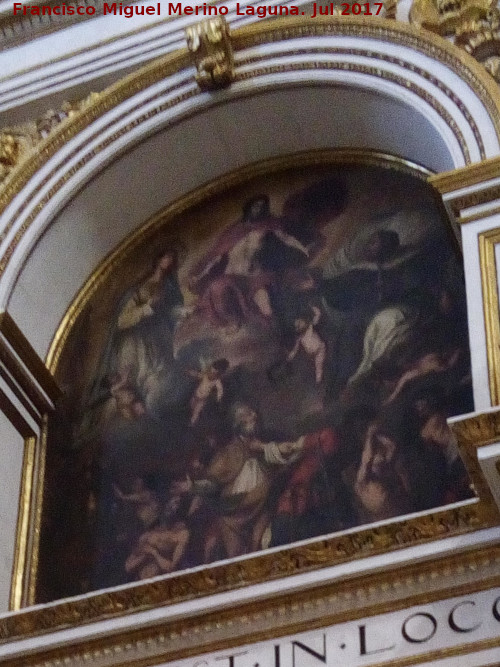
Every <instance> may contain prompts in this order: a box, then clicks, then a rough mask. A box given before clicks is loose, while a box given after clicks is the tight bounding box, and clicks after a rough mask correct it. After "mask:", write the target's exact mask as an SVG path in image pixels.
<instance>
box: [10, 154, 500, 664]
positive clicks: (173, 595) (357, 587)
mask: <svg viewBox="0 0 500 667" xmlns="http://www.w3.org/2000/svg"><path fill="white" fill-rule="evenodd" d="M347 160H349V161H350V162H351V163H363V164H378V165H381V164H383V165H384V166H385V167H387V168H396V169H399V170H403V171H406V172H412V173H414V174H417V175H418V176H419V177H420V178H422V179H427V177H428V172H427V171H426V170H423V169H422V168H419V167H418V166H417V165H413V164H411V163H408V162H407V161H404V160H401V159H399V158H396V157H393V156H391V157H388V156H383V155H381V154H378V153H374V152H371V153H367V152H365V151H348V150H339V151H334V152H333V151H315V152H308V153H305V154H298V155H291V156H287V157H286V158H278V159H272V160H267V161H265V162H262V163H259V164H256V165H251V166H249V167H245V168H243V169H240V170H238V171H237V172H234V173H232V174H230V175H228V176H225V177H223V178H221V179H218V180H217V181H215V182H212V183H209V184H208V185H206V186H205V187H203V188H200V189H199V190H197V191H196V192H193V193H191V194H189V195H188V196H187V197H184V198H183V199H181V200H179V201H178V202H176V203H174V204H173V205H171V206H170V207H168V209H166V210H165V211H163V212H161V213H160V214H158V215H156V216H154V217H153V218H152V219H150V220H149V221H148V222H147V223H146V224H145V226H144V227H142V228H141V229H139V230H138V231H136V232H134V233H133V234H131V235H130V236H129V237H128V238H127V239H125V241H124V242H123V243H122V244H121V245H120V247H119V248H118V249H116V250H115V251H114V252H113V253H111V254H110V255H109V256H108V257H107V258H106V260H105V261H104V262H103V263H102V264H101V265H100V266H99V267H98V269H97V270H96V271H95V272H94V274H93V275H92V276H91V277H90V278H89V280H88V281H87V283H86V284H85V285H84V287H83V288H82V290H81V292H80V294H79V295H78V296H77V298H76V299H75V301H74V303H73V304H72V306H71V307H70V309H69V310H68V312H67V313H66V315H65V317H64V318H63V321H62V322H61V325H60V327H59V329H58V331H57V333H56V336H55V338H54V341H53V344H52V346H51V349H50V352H49V356H48V360H47V364H48V368H49V370H50V371H51V372H52V373H53V372H54V371H55V369H56V368H57V365H58V362H59V359H60V355H61V351H62V348H63V347H64V345H65V342H66V340H67V336H68V333H69V331H70V329H71V327H72V326H73V325H74V323H75V322H76V319H77V317H78V315H79V313H80V312H81V311H82V309H83V308H84V306H85V304H86V303H87V302H88V300H89V299H90V298H91V296H92V295H93V294H94V292H95V291H96V290H97V289H98V287H99V285H100V284H101V283H102V282H103V281H104V280H105V278H106V277H107V276H108V275H109V274H110V272H112V271H113V270H114V268H115V267H116V265H117V264H118V263H119V262H121V261H122V260H123V258H124V257H125V256H126V255H128V254H130V253H133V252H134V249H135V247H136V246H137V245H138V244H139V243H142V242H144V241H145V240H146V239H147V238H148V236H150V235H151V234H153V233H154V232H155V231H156V230H157V229H158V228H159V227H160V226H161V225H164V224H166V222H168V220H170V219H172V218H173V217H174V216H176V215H178V214H179V213H180V212H182V211H184V210H186V209H187V208H189V207H191V206H193V205H195V204H196V203H199V202H201V201H202V200H203V199H205V198H207V197H209V196H212V195H215V194H217V193H220V192H222V191H223V190H225V189H227V188H229V187H231V186H234V185H237V184H239V183H243V182H244V181H246V180H248V179H250V178H252V177H254V176H257V175H259V174H263V173H269V172H272V171H278V170H284V169H286V168H289V167H291V166H298V165H299V164H300V165H302V166H304V165H311V166H313V165H323V164H335V163H339V162H344V163H345V162H346V161H347ZM468 422H471V420H468ZM471 423H472V422H471ZM473 423H474V424H476V426H475V427H472V426H469V427H468V430H467V429H465V430H464V428H462V430H461V427H460V425H455V426H454V428H455V430H456V431H457V434H458V436H459V440H460V449H461V452H462V455H463V457H464V461H465V464H466V466H467V468H468V470H469V472H470V474H471V478H472V481H473V483H474V485H475V487H476V490H477V493H478V496H479V498H480V500H478V501H466V502H465V503H463V504H461V505H459V506H455V507H453V508H449V509H441V510H438V511H436V512H433V513H429V514H426V515H425V516H420V517H418V518H410V519H406V520H400V521H397V522H394V523H388V524H386V525H384V526H378V527H376V528H367V529H361V530H359V531H356V532H354V533H352V534H344V535H340V536H337V537H332V538H320V539H318V540H316V541H314V542H312V543H310V544H307V545H299V546H295V547H289V548H286V549H283V550H282V551H279V552H276V553H272V554H269V553H267V554H266V553H264V554H261V555H255V556H252V557H249V558H247V559H245V560H242V561H239V562H233V563H229V564H224V565H215V566H210V567H207V568H204V569H203V570H201V571H197V572H186V573H181V574H179V575H176V576H173V577H165V578H163V579H160V580H157V581H155V582H153V583H140V584H137V585H135V586H133V587H129V588H127V589H124V590H120V591H113V592H104V593H97V594H93V595H90V596H88V597H86V598H85V599H81V600H77V601H76V600H75V601H63V602H60V603H58V604H56V605H55V606H51V608H50V610H49V609H39V610H36V609H35V610H27V611H25V612H23V613H21V614H19V615H15V616H11V617H7V618H5V619H2V620H0V641H2V640H3V641H5V640H10V639H13V638H15V637H22V636H24V635H25V634H29V635H33V634H37V633H40V632H47V631H51V630H55V629H62V628H64V627H67V626H69V625H71V624H73V623H74V622H75V621H77V622H79V623H86V622H91V621H95V620H99V619H103V618H112V617H115V616H120V615H124V614H130V613H132V612H135V611H144V610H148V609H151V608H153V607H157V606H163V605H169V604H173V603H176V602H182V601H186V600H190V599H193V598H197V597H199V596H204V595H210V594H214V593H218V592H222V591H228V590H233V589H235V588H238V587H241V586H248V585H251V584H256V583H259V582H263V581H269V580H273V579H274V580H276V579H281V578H283V577H286V576H289V575H292V574H298V573H301V572H307V571H311V570H314V569H318V568H322V567H326V566H331V565H335V564H340V563H343V562H347V561H350V560H352V559H358V558H363V557H366V556H370V555H376V554H379V553H382V552H388V551H392V550H396V549H399V548H402V547H404V546H410V545H417V544H420V543H423V542H426V541H429V540H433V539H439V538H443V537H448V536H452V535H457V534H461V533H463V532H464V531H468V530H476V529H481V528H486V527H489V526H491V525H494V524H495V523H497V522H498V519H499V516H498V512H497V509H496V505H495V503H494V501H493V499H492V497H491V494H490V491H489V489H488V487H487V484H486V483H485V481H484V479H483V478H482V476H481V474H480V470H479V465H478V462H477V457H476V453H475V449H476V447H477V446H479V444H482V443H484V441H485V440H488V441H490V440H491V439H493V438H494V437H496V435H497V434H500V415H498V416H496V417H489V421H485V420H484V419H482V418H477V420H476V421H474V422H473ZM477 425H479V426H477ZM474 428H475V429H476V431H473V430H471V429H474ZM471 433H473V435H472V436H471ZM45 447H46V434H45V433H44V434H43V436H42V438H41V441H40V446H39V452H38V457H37V460H38V466H39V473H38V483H37V485H36V487H35V488H25V490H24V495H23V500H22V503H23V506H26V507H27V506H29V497H30V496H32V497H33V502H34V503H36V505H35V516H34V517H33V524H32V528H31V535H32V545H33V554H32V557H31V561H30V563H27V562H26V563H25V573H24V579H23V581H21V577H20V576H18V577H17V578H16V582H15V587H14V588H13V596H12V599H13V601H16V602H18V601H20V600H23V601H24V602H28V604H29V603H31V602H33V600H34V597H33V596H34V592H35V580H36V570H37V559H38V547H37V544H38V538H39V533H40V523H41V511H42V495H43V494H42V491H43V483H42V480H43V462H44V458H45V456H44V453H45ZM22 547H23V543H22V542H21V541H18V545H17V548H18V549H22ZM484 553H485V554H486V556H485V560H484V562H485V563H486V562H487V563H491V562H493V560H494V561H495V562H497V561H498V563H500V551H499V550H498V549H496V550H495V551H494V552H491V553H490V551H485V552H484ZM493 554H494V555H493ZM474 558H476V556H475V555H474V556H471V554H467V555H463V556H456V557H454V559H456V562H457V567H462V571H463V568H464V567H465V568H467V567H468V566H467V565H466V563H468V562H469V561H470V560H471V559H474ZM492 559H493V560H492ZM495 559H496V560H495ZM438 562H439V563H441V564H442V566H443V567H444V568H445V570H446V571H448V570H447V568H449V566H450V562H454V561H453V559H452V561H450V559H449V558H446V559H441V560H439V561H437V562H434V563H431V564H429V563H427V564H420V565H418V566H410V567H406V568H403V569H402V571H401V572H399V573H398V575H401V576H403V575H402V572H407V571H408V572H412V573H413V572H416V571H418V572H420V575H419V576H418V580H419V581H422V579H421V577H422V576H424V575H423V573H424V572H434V571H435V570H436V567H438V568H439V567H440V565H437V563H438ZM459 563H461V565H458V564H459ZM430 576H431V579H433V580H434V579H435V576H434V575H430ZM27 579H29V581H28V582H27ZM410 580H411V581H412V582H416V581H417V577H416V576H414V575H413V574H412V575H411V578H410ZM397 581H398V579H397V576H396V577H395V575H394V573H389V574H388V573H384V574H364V575H362V576H358V577H357V578H356V579H355V580H353V582H344V584H336V585H335V587H329V588H328V591H329V592H328V595H329V599H330V602H331V603H332V604H333V602H335V601H337V602H335V604H334V606H333V607H332V612H331V613H332V614H333V615H330V616H328V615H326V609H325V610H324V611H325V613H324V614H323V613H322V615H321V618H320V619H317V620H316V621H315V622H314V623H316V627H319V626H321V625H325V624H327V623H328V622H340V620H341V619H342V620H347V619H348V618H350V616H349V613H351V614H352V613H353V612H352V610H351V612H349V613H347V612H346V615H344V616H339V611H338V610H339V607H338V600H339V599H340V598H339V597H338V594H337V591H339V590H343V587H344V586H345V587H346V591H347V592H346V595H345V600H349V599H352V596H353V591H362V593H357V592H356V593H355V595H360V596H361V597H360V600H362V601H364V600H365V598H366V596H368V598H369V599H372V600H373V604H374V605H375V606H374V607H373V609H372V608H371V607H370V609H372V611H366V609H363V613H364V614H367V613H381V612H382V609H388V607H384V606H383V605H381V604H378V605H377V595H374V596H373V595H372V593H373V592H374V591H376V590H377V586H378V585H379V584H378V582H382V583H381V584H380V585H381V586H382V587H386V590H387V587H389V588H390V587H392V586H394V587H395V588H397V587H398V586H400V585H401V584H397ZM399 581H401V579H400V580H399ZM407 581H409V580H408V579H407ZM495 581H496V580H495ZM498 582H499V583H500V566H499V572H498ZM455 583H456V581H455V582H453V584H455ZM453 584H451V587H453ZM332 586H333V585H332ZM339 586H340V588H339ZM481 586H482V584H481ZM481 586H479V587H481ZM21 589H22V590H21ZM334 589H335V592H334ZM320 590H322V591H323V590H324V589H320ZM464 590H465V589H464ZM467 590H468V589H467ZM447 594H450V591H449V590H445V588H444V587H442V586H440V587H439V591H437V590H436V591H434V592H433V593H432V596H437V597H435V598H434V597H432V596H431V597H432V599H437V598H438V597H446V595H447ZM311 595H312V594H311V591H308V592H307V595H306V597H304V604H306V600H310V599H311ZM415 595H416V596H417V597H415V600H417V601H418V600H421V599H422V598H421V597H418V595H417V593H415ZM368 598H367V599H368ZM298 599H302V598H297V597H296V595H291V596H288V597H287V598H285V603H284V602H283V601H281V602H280V603H279V604H280V605H281V607H282V605H283V604H285V605H286V604H288V602H286V600H290V602H289V604H290V606H292V605H295V606H296V605H297V600H298ZM378 602H380V600H378ZM266 604H268V603H251V605H250V606H249V609H252V610H254V609H262V610H266V611H265V612H264V611H262V613H266V614H268V615H269V614H271V616H270V617H273V613H274V612H273V613H271V611H270V609H271V607H272V605H271V607H266ZM273 604H274V603H273ZM391 604H392V603H391ZM401 604H402V606H405V605H407V604H409V602H408V598H407V596H405V597H404V602H401ZM262 605H264V606H262ZM276 605H278V601H276ZM322 605H323V603H321V602H318V603H317V608H322ZM281 607H279V608H280V609H281ZM245 609H246V607H245ZM252 613H253V612H252ZM255 613H257V612H255ZM276 613H277V614H278V616H282V615H283V614H282V612H281V611H278V612H276ZM283 613H284V612H283ZM356 613H357V612H356ZM241 614H243V611H242V610H241V609H240V608H239V607H238V608H237V609H232V610H231V611H228V612H227V618H228V619H230V622H231V623H234V622H235V621H234V619H237V618H239V615H241ZM243 615H244V614H243ZM208 618H213V620H211V621H209V620H208ZM223 618H225V616H221V614H220V613H217V614H213V615H212V616H210V614H209V615H208V616H207V618H204V620H203V621H200V620H199V619H198V618H196V619H193V623H198V630H194V629H193V632H195V633H197V636H198V637H199V638H200V640H201V635H200V632H202V629H203V632H207V633H208V635H207V638H208V641H209V644H210V650H215V649H213V647H212V643H213V642H215V635H214V630H215V629H216V628H220V627H222V626H221V625H220V624H221V623H222V620H223ZM256 618H261V612H259V615H258V616H257V617H256ZM231 619H232V620H231ZM331 619H338V620H331ZM282 620H284V621H285V620H286V615H285V618H283V619H282ZM183 623H184V622H183ZM311 623H312V620H311V621H310V622H309V625H307V626H306V625H301V624H300V623H299V622H297V621H294V622H293V624H288V625H286V624H285V625H284V626H283V627H281V626H280V628H281V629H278V630H276V634H273V636H277V635H278V634H284V633H285V632H292V631H293V632H297V631H299V630H300V629H306V627H314V625H311ZM188 625H190V624H188ZM169 627H171V628H172V630H171V631H169V632H170V634H168V633H167V632H166V630H165V629H163V630H162V633H161V637H162V639H161V642H160V643H163V642H165V641H167V640H168V638H170V641H173V640H176V639H179V638H181V639H183V638H184V637H185V634H186V632H187V630H186V628H187V626H186V625H185V623H184V625H182V627H183V630H182V631H179V630H178V629H176V628H177V625H176V624H175V622H174V623H172V624H169ZM179 627H181V626H179ZM193 628H194V626H193ZM207 628H211V630H212V632H208V630H207ZM154 632H156V631H154ZM274 632H275V631H274V630H273V633H274ZM127 636H128V637H129V635H127ZM266 636H270V635H266V634H265V633H264V634H262V632H261V631H259V632H255V634H252V635H251V637H250V638H249V637H248V636H247V635H245V641H257V640H259V639H260V638H262V637H264V638H265V637H266ZM109 641H111V640H108V642H109ZM127 641H129V639H127ZM210 642H211V643H210ZM221 642H222V643H220V644H216V647H217V648H223V647H225V646H228V645H230V640H227V639H226V640H224V641H222V640H221ZM228 642H229V643H228ZM241 643H243V640H242V641H241ZM174 644H175V641H174ZM169 646H170V644H169ZM197 646H198V644H197ZM199 647H201V643H200V644H199ZM90 649H91V644H89V643H87V644H86V646H85V651H88V650H90ZM163 650H164V651H165V650H167V651H168V653H169V655H168V657H169V659H175V658H177V657H181V656H182V657H186V656H187V655H189V654H190V653H189V652H186V651H184V650H181V649H179V652H177V653H174V654H173V655H174V657H172V658H170V651H172V650H173V649H171V648H168V649H166V648H165V647H163ZM193 650H194V649H193ZM200 650H201V649H200ZM207 650H208V649H207ZM54 655H55V654H54ZM58 655H59V654H58ZM165 655H166V654H165ZM49 659H51V658H49V657H47V658H46V660H49ZM164 659H166V658H164ZM24 660H26V658H24ZM12 664H13V665H14V664H17V663H15V662H14V663H12ZM19 664H22V665H28V664H33V665H35V664H38V663H37V662H36V661H34V662H33V663H28V662H21V663H19ZM49 664H50V663H49ZM137 664H152V663H140V662H139V663H137Z"/></svg>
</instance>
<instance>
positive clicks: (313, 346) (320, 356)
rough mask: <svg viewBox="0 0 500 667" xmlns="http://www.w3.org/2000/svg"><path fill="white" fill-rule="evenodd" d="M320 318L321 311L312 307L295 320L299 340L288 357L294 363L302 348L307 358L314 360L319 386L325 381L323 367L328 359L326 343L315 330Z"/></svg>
mask: <svg viewBox="0 0 500 667" xmlns="http://www.w3.org/2000/svg"><path fill="white" fill-rule="evenodd" d="M320 318H321V311H320V309H319V308H318V307H317V306H311V307H310V308H309V309H308V311H307V312H306V313H304V314H303V315H301V316H300V317H297V318H296V319H295V321H294V328H295V332H296V333H297V339H296V341H295V345H294V346H293V349H292V350H291V352H289V353H288V357H287V358H288V361H292V359H294V358H295V357H296V356H297V353H298V351H299V349H300V347H302V349H303V350H304V352H305V353H306V354H307V356H308V357H312V358H313V360H314V374H315V378H316V384H319V383H320V382H321V380H322V379H323V367H324V364H325V359H326V343H325V341H324V340H322V338H321V337H320V335H319V334H318V332H317V331H316V329H315V326H316V325H317V324H318V322H319V320H320Z"/></svg>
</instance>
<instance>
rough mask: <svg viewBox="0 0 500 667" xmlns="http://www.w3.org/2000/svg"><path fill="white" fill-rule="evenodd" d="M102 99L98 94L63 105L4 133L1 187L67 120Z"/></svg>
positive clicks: (0, 153)
mask: <svg viewBox="0 0 500 667" xmlns="http://www.w3.org/2000/svg"><path fill="white" fill-rule="evenodd" d="M98 97H99V94H98V93H90V95H88V96H87V97H86V98H84V99H83V100H78V101H70V102H63V104H62V105H61V109H59V110H54V109H49V110H48V111H46V112H45V113H44V114H43V115H42V116H40V117H39V118H37V119H36V120H34V121H28V122H26V123H22V124H20V125H15V126H12V127H5V128H3V129H2V130H0V185H1V184H2V183H3V182H4V181H5V179H6V178H7V176H8V175H9V174H10V172H11V171H12V170H13V169H14V167H17V166H18V165H19V164H21V162H24V160H25V159H26V158H27V157H28V156H29V155H31V154H32V151H33V149H34V148H35V147H36V146H38V144H39V143H40V142H41V141H43V140H44V139H46V138H47V137H48V136H49V135H50V134H51V133H52V132H53V131H54V130H55V129H56V128H57V127H58V126H59V125H60V123H62V121H63V120H65V119H66V118H71V117H72V116H74V115H75V114H77V113H78V112H79V111H81V110H82V109H84V108H85V107H86V106H88V105H89V104H91V103H92V102H94V101H95V100H96V99H97V98H98Z"/></svg>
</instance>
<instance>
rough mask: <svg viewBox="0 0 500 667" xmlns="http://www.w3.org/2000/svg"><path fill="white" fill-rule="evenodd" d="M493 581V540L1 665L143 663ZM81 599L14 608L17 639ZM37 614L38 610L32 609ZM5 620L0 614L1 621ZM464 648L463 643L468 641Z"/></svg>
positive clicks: (131, 666)
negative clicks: (469, 549)
mask: <svg viewBox="0 0 500 667" xmlns="http://www.w3.org/2000/svg"><path fill="white" fill-rule="evenodd" d="M498 585H500V547H499V546H493V547H488V548H486V549H481V550H478V551H475V552H474V551H473V552H468V553H466V554H462V555H458V554H455V555H452V556H450V555H448V556H447V557H444V558H441V559H439V560H437V561H434V562H426V563H418V564H413V565H407V566H404V567H400V568H399V569H398V570H397V571H396V572H387V571H384V572H380V573H378V574H372V575H364V576H361V577H356V578H353V579H350V580H343V581H337V582H333V583H330V584H326V585H323V586H319V587H316V588H310V589H307V590H304V591H300V592H294V593H288V594H286V595H283V596H280V597H274V598H272V599H270V598H268V599H264V600H259V601H254V602H250V603H245V604H237V605H234V606H232V607H231V608H229V609H222V610H218V611H213V612H209V613H200V614H199V615H197V616H191V617H189V618H183V619H180V620H175V621H170V622H169V621H167V622H165V621H163V622H160V623H157V624H156V625H155V626H149V627H146V628H141V629H138V630H130V629H129V630H126V631H121V632H119V633H116V634H113V635H110V636H107V637H102V636H101V637H96V638H93V639H86V640H85V641H81V642H73V643H72V644H71V645H70V646H64V647H58V648H51V649H43V648H42V649H39V650H37V651H35V652H34V653H33V651H32V652H31V654H29V655H28V654H27V655H23V656H19V657H9V658H7V659H1V658H0V664H6V665H7V664H8V666H9V667H55V666H56V665H63V664H64V665H73V664H74V665H80V664H82V662H83V664H93V662H92V661H96V662H97V661H98V660H100V659H102V658H106V659H107V664H116V660H119V661H120V663H119V664H120V665H121V667H124V666H125V665H127V667H147V666H151V665H156V664H158V663H160V662H164V661H175V660H180V659H184V658H187V657H189V656H194V655H199V654H200V653H203V652H212V651H218V650H223V649H227V648H229V647H231V648H232V647H235V646H239V645H243V644H248V643H255V642H258V641H264V640H267V639H273V638H277V637H282V636H285V635H289V634H295V633H298V632H303V631H305V630H312V629H317V628H321V627H327V626H331V625H335V624H338V623H343V622H346V621H349V620H353V619H356V618H362V617H370V616H374V615H376V614H383V613H386V612H389V611H396V610H400V609H404V608H407V607H410V606H413V605H418V604H429V603H431V602H434V601H436V600H442V599H447V598H451V597H454V596H459V595H466V594H470V593H473V592H478V591H482V590H487V589H489V588H493V587H496V586H498ZM149 586H150V587H152V586H154V584H150V585H149ZM107 595H108V596H110V595H113V594H111V593H109V594H107ZM81 602H83V601H82V600H79V601H78V602H73V603H70V602H66V603H62V604H61V605H58V606H57V607H49V608H46V609H38V610H32V611H31V612H25V613H24V614H21V615H16V617H14V618H15V620H16V621H17V624H18V627H19V628H21V635H20V638H21V637H22V636H33V635H35V634H38V633H40V632H43V631H47V630H49V629H54V628H53V627H52V628H50V625H54V621H56V623H57V620H59V629H60V628H61V618H64V619H65V620H66V621H67V626H68V627H69V626H70V625H72V624H73V625H74V624H80V623H82V621H83V622H84V619H82V618H81V616H80V615H79V613H78V605H79V604H80V603H81ZM71 604H72V605H73V608H72V610H71V613H69V614H68V613H67V611H66V610H65V609H63V607H64V605H71ZM35 613H36V614H37V615H36V616H34V615H33V614H35ZM30 614H31V616H30ZM5 620H6V619H2V621H1V623H2V625H3V624H4V623H5ZM9 620H10V619H9ZM62 627H65V626H64V625H63V626H62ZM2 630H3V628H2ZM3 634H4V633H3V632H2V635H3ZM487 641H490V642H491V641H492V640H487ZM493 642H494V643H493V645H498V644H500V637H499V638H497V639H495V640H493ZM481 645H484V642H478V643H476V644H475V646H476V647H478V646H481ZM469 646H470V645H469ZM451 650H452V651H455V650H456V649H455V648H453V649H451ZM464 650H467V649H466V647H464ZM398 664H399V663H398ZM408 664H411V663H408Z"/></svg>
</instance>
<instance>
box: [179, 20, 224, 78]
mask: <svg viewBox="0 0 500 667" xmlns="http://www.w3.org/2000/svg"><path fill="white" fill-rule="evenodd" d="M186 40H187V46H188V50H189V52H190V54H191V56H192V59H193V62H194V64H195V66H196V77H195V78H196V83H197V84H198V85H199V86H200V88H201V89H202V90H217V89H218V88H224V87H225V86H228V85H229V84H230V83H231V81H232V80H233V78H234V56H233V45H232V43H231V36H230V32H229V26H228V24H227V22H226V19H225V18H224V17H223V16H217V17H216V18H212V19H208V20H206V21H201V22H200V23H196V24H194V25H191V26H188V27H187V28H186Z"/></svg>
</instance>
